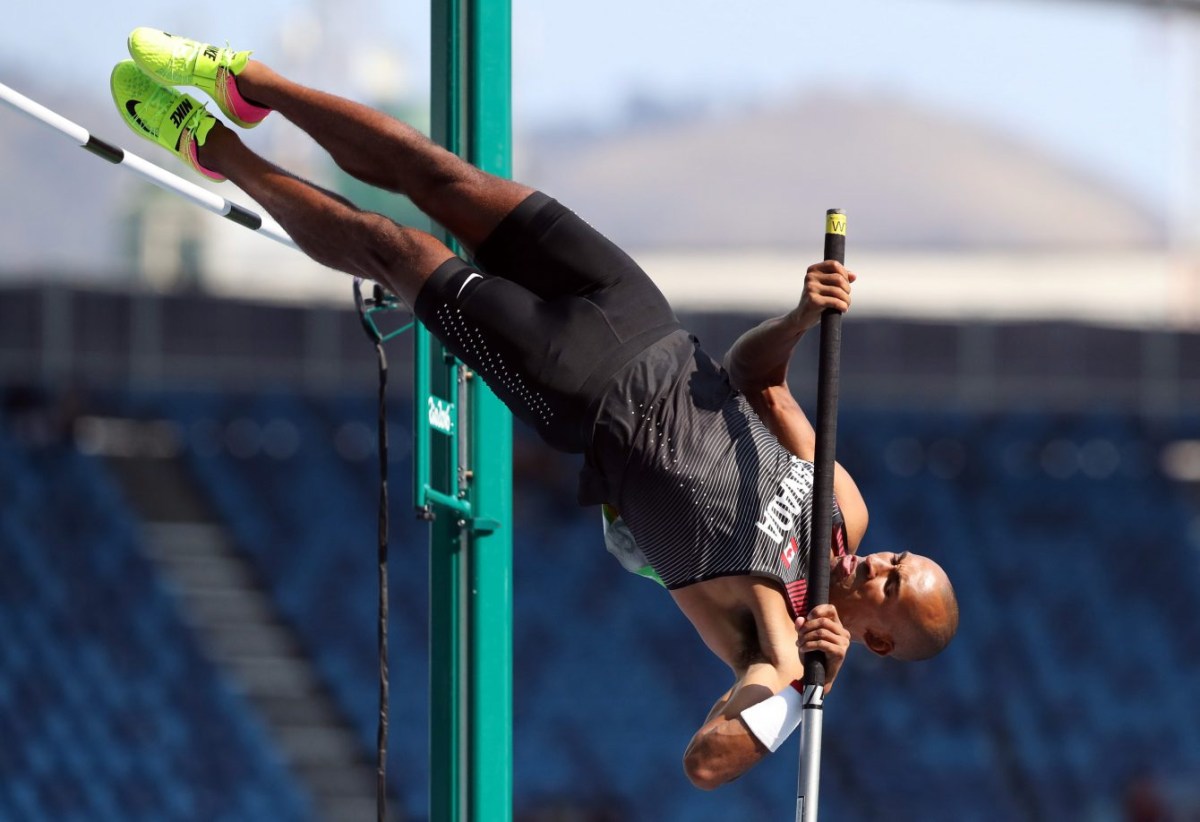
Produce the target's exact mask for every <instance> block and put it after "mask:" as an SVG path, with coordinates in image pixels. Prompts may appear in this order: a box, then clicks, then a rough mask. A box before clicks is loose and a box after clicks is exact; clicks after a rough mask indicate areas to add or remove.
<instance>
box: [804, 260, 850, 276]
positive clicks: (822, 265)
mask: <svg viewBox="0 0 1200 822" xmlns="http://www.w3.org/2000/svg"><path fill="white" fill-rule="evenodd" d="M808 271H809V273H810V274H811V273H814V272H835V273H838V274H846V273H847V271H848V269H847V268H846V266H844V265H842V264H841V263H839V262H838V261H837V260H822V261H821V262H819V263H813V264H812V265H810V266H809V267H808Z"/></svg>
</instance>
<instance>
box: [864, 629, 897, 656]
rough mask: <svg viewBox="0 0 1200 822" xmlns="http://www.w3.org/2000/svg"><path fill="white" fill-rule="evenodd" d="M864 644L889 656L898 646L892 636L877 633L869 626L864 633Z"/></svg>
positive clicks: (878, 652) (876, 651)
mask: <svg viewBox="0 0 1200 822" xmlns="http://www.w3.org/2000/svg"><path fill="white" fill-rule="evenodd" d="M863 644H864V645H866V646H867V647H868V648H870V649H871V650H872V651H874V652H875V653H877V654H879V655H880V656H887V655H888V654H890V653H891V652H892V651H893V650H895V648H896V643H895V642H893V641H892V638H891V637H890V636H884V635H883V634H879V633H876V632H875V631H872V630H871V629H869V628H868V629H867V631H866V633H864V634H863Z"/></svg>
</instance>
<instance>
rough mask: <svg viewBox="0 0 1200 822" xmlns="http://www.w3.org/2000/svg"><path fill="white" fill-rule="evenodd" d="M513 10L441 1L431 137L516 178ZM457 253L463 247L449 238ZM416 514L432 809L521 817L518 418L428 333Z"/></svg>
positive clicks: (465, 816) (420, 343) (436, 813)
mask: <svg viewBox="0 0 1200 822" xmlns="http://www.w3.org/2000/svg"><path fill="white" fill-rule="evenodd" d="M509 3H510V0H433V4H432V47H433V48H432V59H433V65H432V80H433V88H432V104H433V137H434V139H435V140H436V141H438V142H439V143H441V144H442V145H444V146H446V147H447V148H448V149H450V150H451V151H453V152H455V153H456V154H458V155H460V156H462V157H464V158H466V159H467V160H468V161H470V162H471V163H473V164H475V165H476V166H479V167H480V168H482V169H483V170H484V171H488V172H490V173H492V174H496V175H499V176H505V177H507V176H509V175H510V174H511V154H512V149H511V132H512V119H511V105H510V86H511V70H510V62H511V58H510V54H511V52H510V42H511V10H510V4H509ZM446 239H447V241H448V242H450V244H451V247H454V248H455V249H456V250H458V249H457V247H456V246H455V244H454V243H453V242H452V238H450V237H446ZM416 356H417V368H416V374H417V386H416V389H417V390H416V397H417V409H416V413H417V419H416V425H415V432H416V437H417V442H418V448H417V454H416V459H415V460H414V462H415V463H416V470H417V476H416V483H415V488H416V496H417V500H416V502H417V506H418V508H422V509H424V510H427V511H428V512H429V513H430V514H431V515H432V516H433V518H434V519H433V523H432V537H431V546H430V551H431V553H430V746H429V747H430V774H431V777H430V812H431V818H432V819H433V820H434V822H460V820H471V822H493V820H495V822H507V821H508V820H510V819H511V818H512V529H511V521H510V520H511V513H512V420H511V417H510V415H509V413H508V411H507V409H506V408H505V407H504V406H503V404H502V403H501V402H500V401H499V400H498V399H497V398H496V396H495V395H494V394H493V393H492V392H491V391H490V390H489V389H488V388H487V386H485V385H484V384H483V381H482V380H480V379H479V378H478V377H476V376H475V375H473V374H471V373H470V372H469V370H468V369H466V367H465V366H463V365H462V364H461V363H458V362H457V361H455V359H454V358H453V356H451V355H450V354H449V352H447V351H445V349H444V348H443V347H442V346H441V344H440V343H439V342H438V341H437V340H436V339H434V338H433V337H432V336H431V335H430V334H429V332H428V331H426V330H425V329H424V328H419V329H418V332H417V348H416Z"/></svg>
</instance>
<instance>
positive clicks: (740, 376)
mask: <svg viewBox="0 0 1200 822" xmlns="http://www.w3.org/2000/svg"><path fill="white" fill-rule="evenodd" d="M855 279H856V277H855V275H854V273H853V272H852V271H849V270H847V269H846V268H845V267H844V266H842V265H841V264H840V263H836V262H832V261H826V262H823V263H816V264H815V265H811V266H809V268H808V271H807V273H805V275H804V290H803V292H802V294H801V295H800V302H799V304H798V305H797V306H796V307H795V308H793V309H792V310H791V311H789V312H788V313H786V314H784V315H783V316H780V317H772V318H771V319H769V320H766V321H765V322H762V323H760V324H759V325H757V326H755V327H754V328H752V329H750V330H749V331H747V332H746V333H745V334H743V335H742V336H741V337H739V338H738V340H737V342H735V343H734V344H733V346H732V347H731V348H730V349H729V351H728V353H726V355H725V363H724V364H725V370H726V371H727V372H728V373H729V379H730V382H731V383H732V384H733V387H734V388H736V389H738V390H739V391H743V392H745V393H746V394H747V395H748V396H749V395H751V394H754V393H757V392H760V391H764V390H766V389H768V388H771V387H774V386H783V387H786V386H787V369H788V363H789V362H790V361H791V359H792V352H794V351H795V350H796V344H797V343H799V342H800V338H801V337H803V336H804V334H805V332H807V331H808V330H809V329H811V328H813V327H814V326H816V325H817V324H818V323H820V322H821V314H822V313H823V312H824V311H825V310H826V309H828V308H834V309H837V310H838V311H842V312H845V311H848V310H849V309H850V284H851V283H853V282H854V281H855Z"/></svg>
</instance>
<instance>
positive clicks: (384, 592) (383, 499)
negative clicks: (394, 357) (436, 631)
mask: <svg viewBox="0 0 1200 822" xmlns="http://www.w3.org/2000/svg"><path fill="white" fill-rule="evenodd" d="M375 352H376V354H378V356H379V553H378V561H379V728H378V731H377V732H376V740H375V741H376V753H377V759H376V769H377V770H376V777H377V780H378V782H377V785H376V794H375V804H376V809H377V817H378V822H385V820H386V819H387V743H388V691H389V685H388V434H387V371H388V364H387V354H386V353H384V350H383V342H382V340H380V341H377V342H376V343H375Z"/></svg>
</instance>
